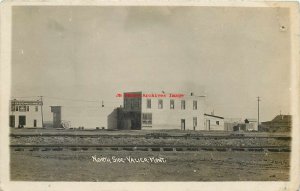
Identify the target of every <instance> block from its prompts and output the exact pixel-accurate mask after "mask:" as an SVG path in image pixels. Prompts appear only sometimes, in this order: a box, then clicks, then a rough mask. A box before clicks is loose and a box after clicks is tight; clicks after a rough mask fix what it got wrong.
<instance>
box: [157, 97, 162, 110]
mask: <svg viewBox="0 0 300 191" xmlns="http://www.w3.org/2000/svg"><path fill="white" fill-rule="evenodd" d="M162 108H163V100H162V99H159V100H158V109H162Z"/></svg>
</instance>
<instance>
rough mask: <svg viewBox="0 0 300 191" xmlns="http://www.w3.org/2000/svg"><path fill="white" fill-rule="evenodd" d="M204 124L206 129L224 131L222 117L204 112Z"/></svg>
mask: <svg viewBox="0 0 300 191" xmlns="http://www.w3.org/2000/svg"><path fill="white" fill-rule="evenodd" d="M204 119H205V120H204V126H205V130H207V131H224V130H225V126H224V117H220V116H216V115H213V114H211V115H210V114H204Z"/></svg>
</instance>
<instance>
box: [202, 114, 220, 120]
mask: <svg viewBox="0 0 300 191" xmlns="http://www.w3.org/2000/svg"><path fill="white" fill-rule="evenodd" d="M204 115H205V116H209V117H215V118H219V119H224V117H220V116H217V115H210V114H206V113H204Z"/></svg>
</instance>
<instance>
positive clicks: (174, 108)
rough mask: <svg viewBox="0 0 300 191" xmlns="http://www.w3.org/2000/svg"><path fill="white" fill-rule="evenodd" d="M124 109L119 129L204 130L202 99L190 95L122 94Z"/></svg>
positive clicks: (203, 105) (120, 117)
mask: <svg viewBox="0 0 300 191" xmlns="http://www.w3.org/2000/svg"><path fill="white" fill-rule="evenodd" d="M123 96H124V108H123V109H122V112H121V114H119V116H118V117H112V116H113V115H112V114H111V115H110V117H108V123H109V124H115V123H113V122H110V121H109V120H113V119H118V120H119V123H118V128H119V129H181V130H205V126H204V110H205V108H204V107H205V104H204V102H205V97H204V96H197V95H194V94H193V93H191V94H189V95H187V94H185V95H184V94H172V93H149V92H127V93H124V95H123ZM109 128H112V127H109Z"/></svg>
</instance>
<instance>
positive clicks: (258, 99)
mask: <svg viewBox="0 0 300 191" xmlns="http://www.w3.org/2000/svg"><path fill="white" fill-rule="evenodd" d="M260 101H261V100H260V97H259V96H258V97H257V129H258V127H259V102H260Z"/></svg>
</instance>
